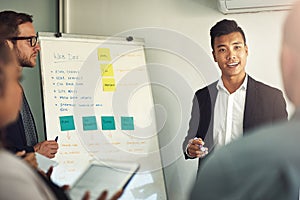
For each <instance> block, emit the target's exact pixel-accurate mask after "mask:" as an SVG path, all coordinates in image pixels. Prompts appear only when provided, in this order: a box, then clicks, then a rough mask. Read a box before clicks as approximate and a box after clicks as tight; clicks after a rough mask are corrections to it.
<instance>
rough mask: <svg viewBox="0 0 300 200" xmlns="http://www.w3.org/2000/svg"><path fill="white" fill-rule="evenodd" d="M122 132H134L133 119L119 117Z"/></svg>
mask: <svg viewBox="0 0 300 200" xmlns="http://www.w3.org/2000/svg"><path fill="white" fill-rule="evenodd" d="M121 129H122V130H134V123H133V117H121Z"/></svg>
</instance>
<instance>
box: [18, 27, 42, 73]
mask: <svg viewBox="0 0 300 200" xmlns="http://www.w3.org/2000/svg"><path fill="white" fill-rule="evenodd" d="M18 28H19V32H20V33H19V35H18V37H30V36H36V32H35V30H34V27H33V24H32V23H31V22H26V23H24V24H20V25H19V27H18ZM15 51H16V55H17V59H18V62H19V64H20V65H21V66H24V67H35V65H36V58H37V55H38V52H39V51H40V45H39V44H38V43H37V44H36V45H35V46H34V47H32V46H31V45H30V41H29V40H17V41H16V46H15Z"/></svg>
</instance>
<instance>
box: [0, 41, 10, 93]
mask: <svg viewBox="0 0 300 200" xmlns="http://www.w3.org/2000/svg"><path fill="white" fill-rule="evenodd" d="M7 42H8V41H7V40H3V39H0V96H2V95H3V92H4V88H5V80H6V77H5V74H4V67H6V66H7V65H8V64H9V63H10V62H12V59H13V54H12V50H11V48H10V47H9V45H8V43H7Z"/></svg>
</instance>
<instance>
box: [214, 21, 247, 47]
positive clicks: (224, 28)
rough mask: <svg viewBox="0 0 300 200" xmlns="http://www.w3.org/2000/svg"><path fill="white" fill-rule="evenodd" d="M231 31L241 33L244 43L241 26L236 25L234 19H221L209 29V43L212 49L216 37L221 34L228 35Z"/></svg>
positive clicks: (244, 37)
mask: <svg viewBox="0 0 300 200" xmlns="http://www.w3.org/2000/svg"><path fill="white" fill-rule="evenodd" d="M233 32H239V33H241V34H242V36H243V39H244V42H245V44H246V36H245V33H244V31H243V29H242V28H241V27H239V26H238V24H237V23H236V21H234V20H228V19H223V20H221V21H219V22H217V23H216V24H215V25H214V26H213V27H212V28H211V29H210V44H211V48H212V49H213V50H214V42H215V38H216V37H220V36H222V35H228V34H230V33H233Z"/></svg>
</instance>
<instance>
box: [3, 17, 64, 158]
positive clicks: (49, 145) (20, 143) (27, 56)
mask: <svg viewBox="0 0 300 200" xmlns="http://www.w3.org/2000/svg"><path fill="white" fill-rule="evenodd" d="M0 36H1V38H4V39H7V40H10V41H11V42H12V43H13V49H14V52H15V55H16V57H17V60H18V62H19V65H20V66H22V67H31V68H33V67H35V65H36V58H37V55H38V52H39V51H40V45H39V43H38V41H37V34H36V32H35V30H34V26H33V20H32V16H31V15H28V14H25V13H16V12H14V11H3V12H0ZM6 132H7V134H6V136H5V137H6V138H5V141H6V143H7V147H8V148H9V149H10V150H11V151H13V152H19V151H23V150H25V151H26V152H38V153H40V154H42V155H44V156H47V157H48V158H54V157H55V154H56V153H57V150H58V144H57V142H56V141H54V140H48V141H43V142H38V134H37V131H36V126H35V122H34V119H33V115H32V113H31V110H30V107H29V104H28V102H27V100H26V97H25V94H24V92H23V105H22V108H21V111H20V114H19V118H18V120H17V121H16V122H15V123H14V124H11V125H10V126H9V127H8V128H7V130H6Z"/></svg>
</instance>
